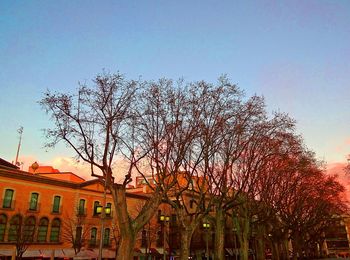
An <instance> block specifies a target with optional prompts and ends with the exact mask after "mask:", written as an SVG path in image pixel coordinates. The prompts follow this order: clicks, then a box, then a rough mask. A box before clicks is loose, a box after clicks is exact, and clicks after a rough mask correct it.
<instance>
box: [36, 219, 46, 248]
mask: <svg viewBox="0 0 350 260" xmlns="http://www.w3.org/2000/svg"><path fill="white" fill-rule="evenodd" d="M48 227H49V220H48V219H47V218H41V219H40V221H39V228H38V237H37V240H38V242H46V236H47V229H48Z"/></svg>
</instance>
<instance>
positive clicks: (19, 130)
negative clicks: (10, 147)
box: [15, 126, 23, 166]
mask: <svg viewBox="0 0 350 260" xmlns="http://www.w3.org/2000/svg"><path fill="white" fill-rule="evenodd" d="M17 133H19V142H18V147H17V154H16V160H15V165H16V166H17V165H18V155H19V150H20V149H21V142H22V134H23V126H21V127H20V128H19V129H18V130H17Z"/></svg>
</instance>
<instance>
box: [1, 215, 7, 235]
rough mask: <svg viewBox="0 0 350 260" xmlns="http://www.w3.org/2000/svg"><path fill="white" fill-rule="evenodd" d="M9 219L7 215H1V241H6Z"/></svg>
mask: <svg viewBox="0 0 350 260" xmlns="http://www.w3.org/2000/svg"><path fill="white" fill-rule="evenodd" d="M6 224H7V217H6V215H5V214H2V215H0V241H4V240H5V231H6Z"/></svg>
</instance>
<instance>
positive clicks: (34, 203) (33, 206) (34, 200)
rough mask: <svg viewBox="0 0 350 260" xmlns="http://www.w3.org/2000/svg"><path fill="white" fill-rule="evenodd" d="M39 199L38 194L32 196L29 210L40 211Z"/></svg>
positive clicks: (34, 193)
mask: <svg viewBox="0 0 350 260" xmlns="http://www.w3.org/2000/svg"><path fill="white" fill-rule="evenodd" d="M38 199H39V194H38V193H36V192H33V193H32V194H31V196H30V202H29V210H37V209H38Z"/></svg>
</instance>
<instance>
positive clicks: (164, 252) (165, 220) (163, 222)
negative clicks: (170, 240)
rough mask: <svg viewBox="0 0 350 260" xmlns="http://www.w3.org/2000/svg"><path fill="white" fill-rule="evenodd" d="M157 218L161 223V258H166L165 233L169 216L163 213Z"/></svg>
mask: <svg viewBox="0 0 350 260" xmlns="http://www.w3.org/2000/svg"><path fill="white" fill-rule="evenodd" d="M159 220H160V221H161V222H162V225H163V259H164V260H166V250H165V235H166V232H165V231H166V225H167V224H168V223H169V220H170V217H169V216H165V215H160V216H159Z"/></svg>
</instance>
